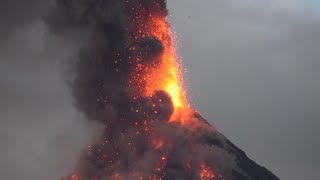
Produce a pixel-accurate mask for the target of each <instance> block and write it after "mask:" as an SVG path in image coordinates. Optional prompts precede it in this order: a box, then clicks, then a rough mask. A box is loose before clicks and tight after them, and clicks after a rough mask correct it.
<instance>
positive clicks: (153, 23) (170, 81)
mask: <svg viewBox="0 0 320 180" xmlns="http://www.w3.org/2000/svg"><path fill="white" fill-rule="evenodd" d="M141 11H143V10H141ZM141 19H143V21H142V20H141ZM135 21H136V26H137V31H136V32H135V33H134V34H133V37H134V39H136V40H140V39H143V38H145V37H156V38H157V39H158V40H159V41H160V42H161V43H162V45H163V47H164V51H163V55H162V57H161V61H160V64H157V65H153V66H144V65H143V64H139V65H138V66H137V67H136V71H137V72H138V73H135V74H134V75H133V77H132V81H133V83H136V84H139V82H140V83H141V81H143V87H140V92H139V93H142V94H144V95H145V96H151V95H152V94H153V93H154V92H155V91H157V90H164V91H165V92H167V93H168V94H169V95H170V96H171V99H172V102H173V105H174V113H173V115H172V117H171V120H170V121H178V122H180V123H183V120H182V119H181V116H182V115H181V113H182V112H184V110H186V109H188V108H189V104H188V101H187V98H186V90H185V88H184V85H183V79H182V72H181V66H180V64H179V62H178V57H177V55H176V46H175V45H176V44H175V42H176V38H175V34H174V33H173V32H172V31H171V30H170V24H169V23H168V20H167V17H166V16H163V15H158V14H156V13H155V14H153V13H150V15H149V17H147V20H146V17H141V15H140V14H139V13H137V14H136V17H135ZM138 60H139V59H138ZM137 82H138V83H137ZM131 83H132V82H131ZM138 86H141V85H138Z"/></svg>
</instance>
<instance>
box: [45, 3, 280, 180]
mask: <svg viewBox="0 0 320 180" xmlns="http://www.w3.org/2000/svg"><path fill="white" fill-rule="evenodd" d="M182 3H183V2H182ZM167 17H168V10H167V7H166V1H165V0H56V6H55V8H54V10H53V14H52V16H50V19H49V24H50V26H51V27H52V29H53V30H54V31H55V32H56V33H57V34H59V35H61V36H63V37H64V36H70V34H73V33H74V32H80V31H81V32H86V33H84V35H85V36H86V37H81V38H83V41H86V43H84V45H83V46H82V47H81V49H80V51H79V55H78V58H77V65H76V73H75V77H74V78H73V79H72V92H73V96H74V104H75V105H76V107H77V108H78V110H79V111H80V112H82V113H83V114H85V116H86V117H87V119H88V120H92V121H98V122H99V123H101V125H102V126H103V127H104V133H103V134H102V136H101V137H100V138H99V139H98V140H97V141H96V142H93V143H92V144H91V145H89V146H88V148H87V149H86V150H85V151H84V152H83V154H82V156H81V157H80V159H79V162H78V165H77V166H76V167H75V169H74V172H73V173H71V175H70V176H68V177H66V178H65V179H66V180H108V179H112V180H113V179H115V180H117V179H119V180H135V179H154V180H157V179H163V180H165V179H178V180H184V179H190V180H200V179H201V180H227V179H239V180H241V179H243V180H247V179H248V180H249V179H259V180H273V179H278V178H277V177H275V176H274V175H273V174H272V173H270V172H269V171H268V170H266V169H265V168H263V167H260V166H259V165H257V164H255V163H254V162H253V161H251V160H250V159H248V158H247V156H246V155H245V154H244V153H243V152H242V151H241V150H240V149H238V148H237V147H235V146H234V145H233V144H232V143H231V142H229V141H228V140H227V139H226V138H225V137H224V136H223V135H222V134H220V133H219V132H218V131H217V130H216V129H215V128H214V127H213V126H211V125H210V124H209V123H208V122H207V121H206V120H204V119H203V118H202V117H201V116H200V114H199V113H197V112H196V111H194V110H192V108H191V107H190V106H189V103H188V100H187V97H186V90H185V88H184V85H183V79H182V73H181V71H182V70H181V66H180V63H179V58H178V56H177V55H176V44H175V34H174V33H173V32H172V31H171V29H170V24H169V23H168V19H167Z"/></svg>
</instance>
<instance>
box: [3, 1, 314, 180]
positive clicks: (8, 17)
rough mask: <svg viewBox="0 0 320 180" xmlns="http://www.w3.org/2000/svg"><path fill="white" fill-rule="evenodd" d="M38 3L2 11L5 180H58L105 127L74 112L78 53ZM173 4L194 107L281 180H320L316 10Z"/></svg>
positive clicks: (285, 5) (283, 5) (288, 5)
mask: <svg viewBox="0 0 320 180" xmlns="http://www.w3.org/2000/svg"><path fill="white" fill-rule="evenodd" d="M28 2H29V3H21V0H2V1H1V2H0V32H1V33H0V99H1V101H0V147H1V153H0V159H1V161H0V179H48V180H51V179H52V180H54V179H59V178H60V177H61V176H63V175H65V174H67V173H69V172H70V171H71V169H72V167H74V164H75V162H76V159H77V157H78V154H79V153H80V152H79V151H80V150H81V147H84V146H85V145H86V143H88V142H89V139H90V138H91V137H92V135H93V134H94V133H92V131H94V130H96V127H95V125H92V124H87V123H86V122H85V121H84V120H82V119H81V117H80V116H79V114H78V113H77V112H76V111H75V110H74V109H73V107H72V103H71V99H70V95H69V93H68V88H67V87H66V85H65V83H64V82H65V75H66V74H65V71H66V69H65V67H67V64H68V60H67V59H70V56H72V55H73V54H74V46H73V45H72V44H68V43H66V42H64V41H63V40H61V39H60V40H58V39H55V38H54V37H52V36H51V35H50V33H48V32H47V31H46V28H45V25H44V24H43V23H42V22H41V19H40V18H39V17H40V14H42V13H43V11H44V10H45V9H44V6H45V4H46V3H47V1H39V0H32V2H33V3H31V1H28ZM42 3H43V4H42ZM168 3H169V8H170V10H171V14H172V17H171V21H172V24H173V27H174V28H175V30H176V31H177V33H178V37H179V52H180V55H181V56H182V58H183V64H184V66H185V67H186V68H187V69H188V72H187V73H186V78H187V87H188V90H189V94H190V95H191V96H192V97H191V99H192V102H193V104H194V106H195V107H196V108H197V109H198V110H199V111H200V112H201V113H202V114H203V116H204V117H205V118H206V119H208V120H209V121H210V122H212V123H214V124H215V125H216V126H217V127H218V129H220V131H221V132H222V133H224V134H225V135H226V136H227V137H228V138H230V139H231V140H232V141H233V142H234V143H235V144H236V145H237V146H239V147H241V148H242V149H243V150H245V151H246V153H247V154H248V155H249V156H250V157H251V158H252V159H253V160H255V161H257V162H258V163H260V164H262V165H265V166H266V167H267V168H268V169H270V170H272V171H273V172H274V173H275V174H276V175H278V176H279V177H280V178H281V179H283V180H289V179H290V180H295V179H310V180H313V179H318V176H316V175H317V172H318V171H319V170H320V165H319V164H318V162H320V156H319V154H318V152H320V141H319V140H318V139H317V138H318V137H319V136H320V133H319V132H318V130H317V129H316V128H317V127H319V122H320V81H319V79H320V71H319V70H318V69H319V68H320V59H319V57H320V48H319V47H320V21H319V20H320V15H319V12H320V10H318V8H317V5H316V4H315V3H316V2H315V1H312V0H309V1H307V0H306V1H304V2H302V0H301V1H299V0H261V1H258V2H257V1H253V0H197V1H195V0H183V2H182V1H176V0H168ZM319 9H320V6H319ZM31 12H32V13H31ZM17 172H19V173H17Z"/></svg>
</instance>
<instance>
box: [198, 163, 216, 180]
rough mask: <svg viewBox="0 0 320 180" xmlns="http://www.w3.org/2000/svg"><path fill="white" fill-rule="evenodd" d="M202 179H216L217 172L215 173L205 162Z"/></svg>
mask: <svg viewBox="0 0 320 180" xmlns="http://www.w3.org/2000/svg"><path fill="white" fill-rule="evenodd" d="M200 179H201V180H214V179H215V174H214V173H213V171H212V170H211V168H210V167H207V166H205V165H204V164H203V165H201V171H200Z"/></svg>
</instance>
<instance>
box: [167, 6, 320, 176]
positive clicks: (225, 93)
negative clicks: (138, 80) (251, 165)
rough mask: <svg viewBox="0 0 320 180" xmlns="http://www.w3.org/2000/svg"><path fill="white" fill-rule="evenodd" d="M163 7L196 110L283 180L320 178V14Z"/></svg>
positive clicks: (299, 9)
mask: <svg viewBox="0 0 320 180" xmlns="http://www.w3.org/2000/svg"><path fill="white" fill-rule="evenodd" d="M315 2H316V1H314V3H315ZM318 4H319V3H318ZM169 7H170V9H171V14H172V18H171V20H172V24H173V26H174V28H175V30H176V31H177V33H178V36H179V47H180V55H181V56H182V58H183V64H184V65H185V67H186V68H187V70H188V72H187V74H186V76H187V79H188V81H187V84H188V89H189V94H190V95H192V98H191V99H192V101H193V103H194V104H195V107H196V108H197V109H198V110H199V111H200V112H201V113H202V114H203V116H204V117H205V118H206V119H208V120H209V121H210V122H212V123H214V124H215V125H216V126H217V127H218V129H220V131H222V133H224V134H225V135H226V136H227V137H228V138H230V139H231V140H232V141H233V142H234V143H235V144H236V145H238V146H239V147H241V148H242V149H244V150H245V152H246V153H247V154H248V155H249V156H250V157H251V158H252V159H254V160H256V161H257V162H258V163H260V164H261V165H265V166H266V167H267V168H268V169H270V170H272V171H273V172H274V173H275V174H276V175H278V176H279V177H280V178H281V179H284V180H289V179H290V180H295V179H310V180H311V179H314V180H315V179H318V172H319V170H320V165H319V162H320V156H319V152H320V141H319V139H318V138H319V137H320V133H319V130H318V127H319V125H320V71H319V68H320V16H319V12H320V8H319V11H318V9H317V6H315V4H312V2H311V1H310V2H308V1H302V0H301V1H298V0H297V1H294V0H261V1H253V0H227V1H226V0H197V1H194V0H184V1H183V3H181V1H173V0H172V1H169Z"/></svg>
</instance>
